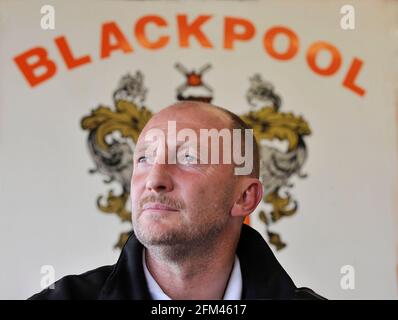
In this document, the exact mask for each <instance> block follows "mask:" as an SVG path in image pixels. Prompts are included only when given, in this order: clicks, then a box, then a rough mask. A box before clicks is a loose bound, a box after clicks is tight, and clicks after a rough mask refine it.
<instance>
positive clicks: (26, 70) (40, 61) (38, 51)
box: [14, 47, 57, 87]
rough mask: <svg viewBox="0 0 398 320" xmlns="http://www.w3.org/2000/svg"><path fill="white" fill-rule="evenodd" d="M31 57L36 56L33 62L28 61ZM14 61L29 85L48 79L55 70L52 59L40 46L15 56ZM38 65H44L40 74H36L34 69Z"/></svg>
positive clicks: (38, 66)
mask: <svg viewBox="0 0 398 320" xmlns="http://www.w3.org/2000/svg"><path fill="white" fill-rule="evenodd" d="M32 57H37V60H36V61H35V62H33V63H29V62H28V59H30V58H32ZM14 61H15V63H16V64H17V66H18V67H19V70H21V72H22V73H23V75H24V76H25V79H26V80H27V81H28V83H29V84H30V86H31V87H34V86H37V85H38V84H39V83H41V82H43V81H46V80H48V79H50V78H51V77H53V76H54V74H55V73H56V71H57V66H56V64H55V63H54V61H52V60H50V59H48V53H47V50H46V49H45V48H42V47H36V48H33V49H30V50H28V51H26V52H24V53H22V54H20V55H19V56H16V57H15V58H14ZM40 67H45V69H46V70H45V72H44V73H42V74H41V75H36V74H35V70H36V69H37V68H40Z"/></svg>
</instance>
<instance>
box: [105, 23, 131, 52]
mask: <svg viewBox="0 0 398 320" xmlns="http://www.w3.org/2000/svg"><path fill="white" fill-rule="evenodd" d="M111 36H114V37H115V38H116V43H115V44H111ZM115 50H122V51H123V52H124V53H129V52H132V51H133V48H132V47H131V45H130V44H129V42H128V41H127V39H126V37H125V36H124V35H123V33H122V31H120V29H119V27H118V26H117V24H116V23H115V22H108V23H104V24H103V25H102V32H101V59H104V58H108V57H109V56H110V55H111V52H112V51H115Z"/></svg>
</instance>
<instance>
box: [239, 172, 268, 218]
mask: <svg viewBox="0 0 398 320" xmlns="http://www.w3.org/2000/svg"><path fill="white" fill-rule="evenodd" d="M242 179H243V183H242V184H241V185H242V189H241V191H240V193H239V198H238V199H237V200H236V201H235V203H234V205H233V207H232V209H231V215H232V216H233V217H243V218H244V217H246V216H248V215H249V214H251V213H252V212H253V211H254V209H256V208H257V206H258V204H259V203H260V201H261V199H262V198H263V185H262V183H261V182H260V180H258V179H256V178H247V177H244V178H242Z"/></svg>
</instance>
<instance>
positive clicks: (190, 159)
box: [183, 154, 196, 163]
mask: <svg viewBox="0 0 398 320" xmlns="http://www.w3.org/2000/svg"><path fill="white" fill-rule="evenodd" d="M183 162H184V163H196V157H195V156H193V155H190V154H184V158H183Z"/></svg>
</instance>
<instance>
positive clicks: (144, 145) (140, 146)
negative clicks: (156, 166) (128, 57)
mask: <svg viewBox="0 0 398 320" xmlns="http://www.w3.org/2000/svg"><path fill="white" fill-rule="evenodd" d="M153 144H154V143H153V142H143V143H140V144H139V146H137V147H136V149H135V152H140V151H143V150H146V149H147V148H148V147H149V146H151V145H153Z"/></svg>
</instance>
